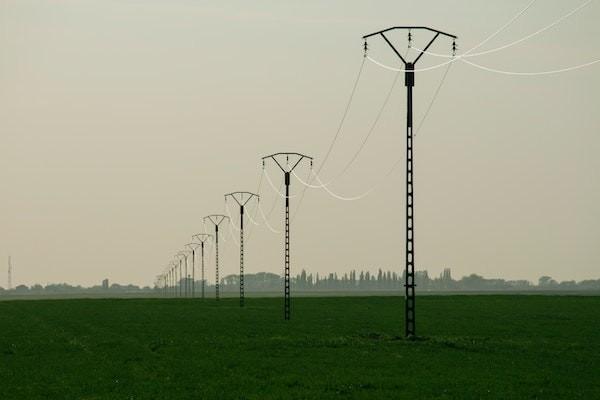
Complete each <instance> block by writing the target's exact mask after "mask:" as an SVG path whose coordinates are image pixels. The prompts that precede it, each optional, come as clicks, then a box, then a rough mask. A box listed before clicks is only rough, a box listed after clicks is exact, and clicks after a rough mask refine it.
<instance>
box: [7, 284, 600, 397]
mask: <svg viewBox="0 0 600 400" xmlns="http://www.w3.org/2000/svg"><path fill="white" fill-rule="evenodd" d="M292 306H293V308H292V320H291V321H288V322H284V321H283V320H282V314H283V312H282V303H281V300H280V299H274V298H264V299H260V298H250V299H247V302H246V307H245V309H240V307H239V305H238V301H237V300H236V299H222V300H221V301H220V302H219V303H217V302H215V301H214V300H205V301H202V300H198V299H195V300H177V299H146V300H144V299H119V300H106V299H105V300H101V299H94V300H36V301H6V302H0V399H42V398H44V399H48V398H49V399H169V398H173V399H187V398H190V399H332V398H361V399H362V398H375V399H397V398H398V399H402V398H411V399H415V398H423V399H454V398H473V399H479V398H483V399H525V398H526V399H536V398H539V399H554V398H563V399H578V398H581V399H600V297H566V296H505V295H500V296H426V297H421V298H419V299H418V302H417V307H418V308H417V310H418V314H417V316H418V320H417V329H418V333H419V334H420V335H421V337H420V338H419V339H418V340H415V341H407V340H405V339H403V338H402V337H401V336H399V335H401V334H402V330H403V325H402V317H403V300H402V299H401V298H398V297H363V298H361V297H337V298H298V299H294V300H293V303H292Z"/></svg>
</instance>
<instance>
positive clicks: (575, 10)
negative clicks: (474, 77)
mask: <svg viewBox="0 0 600 400" xmlns="http://www.w3.org/2000/svg"><path fill="white" fill-rule="evenodd" d="M592 1H593V0H587V1H586V2H584V3H582V4H580V5H579V6H577V7H576V8H574V9H573V10H571V11H570V12H568V13H567V14H564V15H563V16H561V17H560V18H558V19H556V20H554V21H553V22H552V23H550V24H548V25H546V26H544V27H543V28H540V29H538V30H537V31H535V32H533V33H530V34H529V35H526V36H523V37H522V38H520V39H517V40H515V41H513V42H510V43H507V44H505V45H502V46H499V47H496V48H493V49H490V50H484V51H480V52H477V53H470V52H467V53H465V54H462V55H460V56H459V57H461V58H469V57H477V56H482V55H485V54H490V53H495V52H497V51H500V50H504V49H507V48H509V47H512V46H515V45H517V44H519V43H522V42H524V41H526V40H528V39H531V38H532V37H534V36H537V35H539V34H540V33H543V32H545V31H547V30H548V29H550V28H553V27H554V26H556V25H558V24H560V23H561V22H563V21H564V20H566V19H567V18H569V17H571V16H572V15H573V14H575V13H577V12H578V11H580V10H581V9H583V8H584V7H586V6H588V5H589V4H590V3H591V2H592ZM419 51H422V50H419ZM424 53H425V54H429V55H432V56H435V57H446V58H448V57H451V56H449V55H447V54H438V53H432V52H428V51H424Z"/></svg>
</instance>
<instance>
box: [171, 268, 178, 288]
mask: <svg viewBox="0 0 600 400" xmlns="http://www.w3.org/2000/svg"><path fill="white" fill-rule="evenodd" d="M177 265H178V262H177V261H175V260H173V261H171V272H172V274H171V281H172V282H171V283H172V286H173V288H172V289H173V290H172V291H173V297H177Z"/></svg>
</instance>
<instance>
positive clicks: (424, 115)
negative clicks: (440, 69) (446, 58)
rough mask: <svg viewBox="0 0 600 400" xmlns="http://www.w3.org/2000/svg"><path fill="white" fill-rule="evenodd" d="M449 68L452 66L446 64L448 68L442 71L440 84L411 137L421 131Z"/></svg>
mask: <svg viewBox="0 0 600 400" xmlns="http://www.w3.org/2000/svg"><path fill="white" fill-rule="evenodd" d="M451 67H452V64H448V66H447V67H446V71H444V75H443V76H442V79H441V80H440V84H439V85H438V87H437V89H436V90H435V92H434V93H433V97H432V98H431V101H430V102H429V105H428V106H427V108H426V109H425V114H423V118H421V121H420V122H419V125H417V129H416V130H415V134H414V135H413V137H416V136H417V134H418V133H419V132H420V131H421V127H422V126H423V122H425V119H426V118H427V116H428V115H429V112H430V111H431V108H432V107H433V104H434V103H435V100H436V99H437V97H438V95H439V94H440V90H441V89H442V86H443V85H444V81H445V80H446V76H448V72H450V68H451Z"/></svg>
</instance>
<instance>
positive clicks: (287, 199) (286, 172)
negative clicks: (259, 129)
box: [262, 153, 313, 320]
mask: <svg viewBox="0 0 600 400" xmlns="http://www.w3.org/2000/svg"><path fill="white" fill-rule="evenodd" d="M278 157H285V160H286V162H285V168H284V166H282V165H281V163H280V162H279V161H278V160H277V158H278ZM290 157H292V158H297V160H296V162H295V163H294V164H293V165H292V166H291V167H290V164H289V161H290ZM268 158H270V159H272V160H273V161H274V162H275V164H277V166H278V167H279V169H281V171H282V172H283V178H284V182H285V251H284V275H285V278H284V295H283V297H284V305H283V318H284V319H285V320H289V319H290V174H291V173H292V171H294V169H295V168H296V167H297V166H298V164H300V162H301V161H302V160H304V159H308V160H310V164H311V167H312V160H313V159H312V157H309V156H306V155H304V154H300V153H275V154H271V155H268V156H264V157H263V158H262V162H263V169H264V167H265V160H266V159H268Z"/></svg>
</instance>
